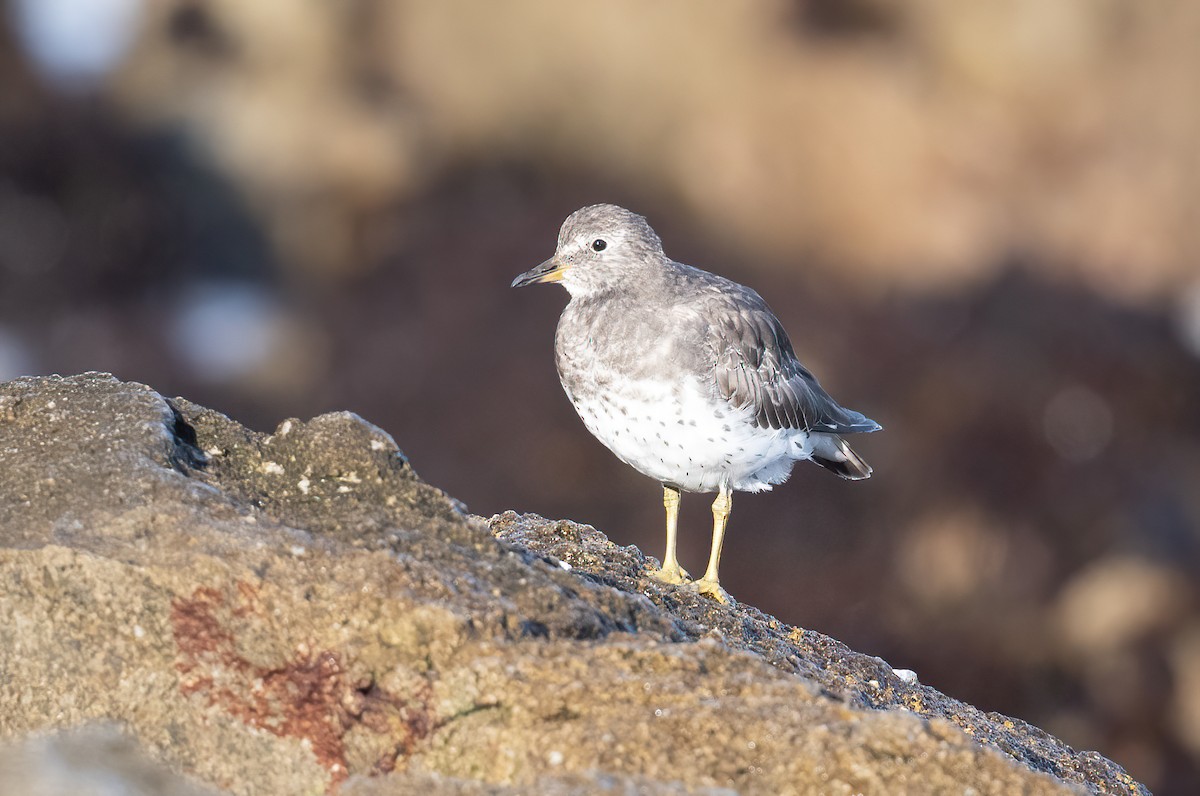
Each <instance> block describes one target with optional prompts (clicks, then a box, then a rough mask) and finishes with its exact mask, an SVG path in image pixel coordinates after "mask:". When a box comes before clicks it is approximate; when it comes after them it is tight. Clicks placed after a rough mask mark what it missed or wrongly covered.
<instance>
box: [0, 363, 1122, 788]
mask: <svg viewBox="0 0 1200 796" xmlns="http://www.w3.org/2000/svg"><path fill="white" fill-rule="evenodd" d="M646 567H647V559H646V558H645V557H644V556H642V554H641V553H639V552H638V551H637V550H636V549H633V548H622V547H618V546H615V545H613V544H611V543H610V542H609V541H608V540H607V539H606V538H604V536H603V535H602V534H600V533H599V532H597V531H596V530H594V529H592V528H590V527H587V526H581V525H577V524H575V523H571V522H565V521H559V522H553V521H549V520H544V519H542V518H540V517H536V516H533V515H525V516H520V515H517V514H513V513H506V514H503V515H500V516H497V517H494V518H492V519H491V520H490V521H485V520H482V519H480V518H477V517H472V516H470V515H468V514H467V513H466V512H465V510H464V509H463V507H462V506H461V505H459V504H457V503H456V502H455V501H454V500H452V499H451V498H449V497H447V496H446V495H444V494H443V493H441V492H440V491H439V490H437V489H435V488H433V487H431V486H429V485H428V484H425V483H424V482H422V481H421V480H420V479H419V478H418V477H417V476H416V474H415V473H414V472H413V470H412V468H411V466H410V465H409V463H408V462H407V460H406V459H405V457H404V455H403V454H402V453H401V452H400V451H399V450H398V449H397V448H396V446H395V444H394V442H393V441H392V440H391V438H390V437H388V436H387V434H385V433H384V432H382V431H380V430H379V429H377V428H375V427H374V426H371V425H370V424H369V423H366V422H365V421H363V420H361V419H360V418H358V417H356V416H354V415H352V414H348V413H337V414H330V415H323V416H321V417H318V418H315V419H314V420H311V421H308V422H300V421H297V420H288V421H285V422H284V423H282V424H281V425H280V426H279V428H277V429H276V431H275V432H274V433H273V434H269V435H268V434H259V433H255V432H251V431H248V430H247V429H245V428H243V427H241V426H240V425H238V424H237V423H235V422H233V421H231V420H229V419H228V418H226V417H224V416H222V415H220V414H218V413H216V412H213V411H211V410H208V409H204V408H203V407H200V406H196V405H195V404H192V403H190V402H188V401H186V400H182V399H175V400H167V399H164V398H162V397H161V396H159V395H158V394H157V393H155V392H153V391H152V390H151V389H149V388H148V387H145V386H142V385H137V384H130V383H123V382H120V381H118V380H116V379H113V378H112V377H109V376H105V375H102V374H85V375H83V376H77V377H70V378H57V377H53V378H28V379H21V380H18V381H15V382H11V383H8V384H6V385H3V386H2V387H0V571H2V572H3V573H4V574H3V577H0V616H3V617H4V618H5V620H4V622H3V624H0V737H3V738H4V739H8V740H14V741H17V740H19V739H21V738H23V737H26V736H27V735H28V734H30V733H41V732H49V731H55V730H63V729H69V728H74V727H78V726H80V725H87V724H89V723H92V722H97V721H101V722H116V723H118V724H119V725H121V727H122V728H123V732H125V733H127V734H128V736H129V737H131V738H136V739H137V742H138V743H139V744H140V745H141V747H142V748H143V749H144V750H145V751H146V753H147V754H148V755H149V756H150V757H151V758H152V759H153V760H156V761H159V762H160V763H162V764H165V765H166V766H168V767H170V769H172V770H174V771H176V772H179V773H180V774H182V775H184V776H186V777H188V778H189V781H194V782H201V783H207V784H209V785H211V786H212V787H214V788H217V789H222V790H225V791H228V792H232V793H235V794H260V793H261V794H278V793H288V794H305V793H313V794H315V793H326V792H332V791H333V790H334V789H339V788H340V791H341V792H343V793H348V794H360V796H368V795H371V796H374V795H375V794H401V793H446V794H508V793H521V792H530V791H531V790H536V791H537V792H544V793H551V794H559V793H562V794H568V793H571V794H573V793H605V792H613V793H648V794H659V793H685V792H686V793H723V792H728V791H736V792H740V793H763V794H784V793H809V792H827V793H841V792H845V793H849V792H858V791H863V792H875V793H929V792H938V791H953V792H963V791H965V790H967V789H968V788H972V789H974V790H975V791H976V792H979V793H997V794H1000V793H1005V794H1006V793H1071V792H1084V791H1091V792H1095V793H1128V792H1139V791H1141V792H1145V791H1144V789H1143V788H1141V786H1139V785H1138V784H1137V783H1135V782H1133V781H1132V780H1131V779H1130V778H1129V777H1128V775H1126V774H1125V772H1124V771H1122V770H1121V769H1120V767H1118V766H1117V765H1115V764H1113V763H1111V762H1110V761H1108V760H1105V759H1103V758H1101V757H1099V756H1097V755H1092V754H1088V753H1077V752H1075V751H1073V750H1071V749H1069V748H1068V747H1066V746H1064V745H1063V744H1061V743H1060V742H1058V741H1057V740H1056V739H1054V738H1052V737H1050V736H1048V735H1046V734H1045V733H1042V732H1040V731H1038V730H1037V729H1036V728H1033V727H1030V726H1028V725H1025V724H1023V723H1021V722H1019V721H1015V720H1011V719H1007V718H1006V717H1004V716H999V715H996V714H986V713H982V712H980V711H978V710H976V709H974V708H972V707H970V706H969V705H964V704H962V703H959V702H957V701H955V700H952V699H950V698H949V697H946V696H944V695H942V694H940V693H938V692H937V691H934V690H933V689H931V688H928V687H925V686H922V685H920V684H919V683H916V682H909V681H906V680H905V679H902V678H901V677H899V676H898V675H897V674H895V673H894V672H893V671H892V670H891V668H890V667H889V666H888V665H887V664H886V663H884V662H883V661H881V660H879V659H877V658H871V657H867V656H863V655H859V654H857V653H854V652H852V651H850V650H849V649H847V648H846V647H844V646H843V645H841V644H839V643H838V642H836V641H834V640H832V639H829V638H827V637H825V636H822V635H820V634H819V633H815V632H813V631H809V630H800V629H798V628H791V627H786V626H784V625H782V624H780V623H779V622H777V621H776V620H774V619H772V618H771V617H769V616H766V615H764V614H762V613H760V612H758V611H755V610H754V609H752V608H749V607H746V606H741V605H733V606H728V607H727V606H721V605H717V604H715V603H713V602H711V601H708V600H706V599H704V598H701V597H699V596H697V595H695V594H693V593H691V592H689V591H687V590H683V589H676V588H671V587H667V586H663V585H661V584H658V583H657V582H655V581H653V580H649V579H647V577H646V576H645V571H646ZM101 743H103V740H102V741H101ZM20 748H23V747H20ZM93 753H94V752H93ZM79 754H80V755H81V756H82V755H84V753H83V752H80V753H79ZM0 759H11V758H0ZM30 759H31V760H34V761H35V764H36V765H42V763H36V761H37V760H38V759H39V758H37V757H36V756H34V757H31V758H30ZM47 765H49V763H47ZM113 776H117V775H116V774H114V775H113ZM131 776H134V775H131ZM181 787H182V786H181ZM133 792H137V791H133ZM180 792H184V791H180Z"/></svg>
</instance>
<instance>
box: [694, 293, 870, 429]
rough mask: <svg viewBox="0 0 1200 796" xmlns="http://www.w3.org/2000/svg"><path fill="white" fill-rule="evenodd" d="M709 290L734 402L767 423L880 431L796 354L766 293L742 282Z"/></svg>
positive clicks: (714, 332) (710, 318)
mask: <svg viewBox="0 0 1200 796" xmlns="http://www.w3.org/2000/svg"><path fill="white" fill-rule="evenodd" d="M722 287H723V289H722V290H720V291H715V292H712V293H708V294H707V295H706V296H705V304H706V305H708V306H706V307H705V308H703V310H702V314H703V315H704V316H705V318H706V320H707V322H708V328H709V344H710V346H711V348H712V353H713V354H714V355H715V357H714V359H715V362H716V365H715V368H714V373H713V375H714V380H715V386H716V388H717V390H718V392H719V393H720V395H721V396H722V397H724V398H725V399H726V400H727V401H729V403H731V404H732V405H734V406H736V407H739V408H745V409H750V410H751V411H753V413H754V421H755V424H756V425H758V426H760V427H762V428H794V429H798V430H802V431H819V432H828V433H835V434H851V433H856V432H868V431H878V430H879V429H880V426H879V424H878V423H876V422H875V421H873V420H871V419H870V418H867V417H865V416H864V415H862V414H860V413H859V412H855V411H853V410H851V409H846V408H844V407H842V406H839V405H838V403H837V402H836V401H834V400H833V398H831V397H830V396H829V394H828V393H827V392H825V390H824V389H822V387H821V385H820V383H819V382H818V381H817V379H816V377H815V376H813V375H812V373H810V372H809V371H808V369H807V368H805V367H804V366H803V365H802V364H800V361H799V360H798V359H797V358H796V353H795V351H794V350H793V349H792V344H791V341H790V340H789V339H788V336H787V333H786V332H785V331H784V329H783V326H782V324H780V322H779V320H778V319H777V318H776V317H775V316H774V314H772V312H771V310H770V309H769V308H768V307H767V305H766V303H765V302H764V301H763V300H762V298H761V297H760V296H759V295H758V294H757V293H755V292H754V291H753V290H751V289H750V288H747V287H743V286H742V285H737V284H736V283H729V284H728V285H724V286H722Z"/></svg>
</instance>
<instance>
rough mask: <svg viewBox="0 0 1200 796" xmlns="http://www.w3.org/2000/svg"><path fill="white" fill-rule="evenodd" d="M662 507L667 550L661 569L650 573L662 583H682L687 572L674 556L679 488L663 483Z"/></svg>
mask: <svg viewBox="0 0 1200 796" xmlns="http://www.w3.org/2000/svg"><path fill="white" fill-rule="evenodd" d="M663 507H664V508H666V510H667V552H666V553H665V554H664V555H663V565H662V569H658V570H655V571H654V572H652V573H650V574H652V575H653V576H654V577H656V578H658V579H659V580H661V581H662V582H664V583H683V582H684V580H685V579H686V578H687V573H686V572H684V571H683V569H682V568H681V567H680V566H679V559H677V558H676V557H675V537H676V534H677V531H678V526H679V490H678V489H676V488H675V487H671V486H667V485H666V484H664V485H663Z"/></svg>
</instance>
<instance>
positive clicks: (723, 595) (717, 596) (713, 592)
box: [691, 578, 734, 605]
mask: <svg viewBox="0 0 1200 796" xmlns="http://www.w3.org/2000/svg"><path fill="white" fill-rule="evenodd" d="M691 587H692V588H693V589H695V590H696V591H698V592H699V593H700V594H703V595H704V596H705V597H709V598H712V599H714V600H716V601H717V602H719V603H720V604H721V605H729V604H730V603H732V602H733V601H734V600H733V597H731V596H730V595H729V592H727V591H725V590H724V589H722V588H721V584H720V583H717V582H716V581H715V580H709V579H708V578H700V580H694V581H692V584H691Z"/></svg>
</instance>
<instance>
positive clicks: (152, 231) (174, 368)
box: [0, 0, 1200, 793]
mask: <svg viewBox="0 0 1200 796" xmlns="http://www.w3.org/2000/svg"><path fill="white" fill-rule="evenodd" d="M63 5H64V4H63V3H43V2H34V0H10V1H9V2H8V4H7V5H6V6H4V8H5V10H6V11H7V12H8V13H7V14H6V15H5V16H3V17H2V18H0V85H2V86H3V89H2V90H0V142H3V146H0V375H3V377H5V378H9V377H12V376H15V375H18V374H23V373H47V372H55V371H57V372H76V371H82V370H87V369H106V370H111V371H114V372H116V373H117V374H118V375H120V376H121V377H123V378H127V379H136V380H140V381H146V382H150V383H152V384H154V385H156V387H158V388H162V389H169V390H172V391H174V392H176V393H184V394H187V395H189V396H190V397H193V398H195V399H196V400H199V401H201V402H203V403H206V404H209V405H212V406H215V407H218V408H221V409H224V410H226V411H227V412H228V413H229V414H231V415H233V416H235V417H236V418H238V419H239V420H242V421H243V422H246V423H248V424H250V425H251V426H257V427H260V428H264V427H266V426H267V425H269V424H273V423H274V422H275V420H277V419H278V418H279V417H280V416H283V415H287V414H292V415H297V416H302V417H307V416H311V415H313V414H316V413H318V412H321V411H325V410H329V409H341V408H347V409H352V410H355V411H358V412H360V413H361V414H363V415H364V416H365V417H367V418H369V419H370V420H372V421H373V422H375V423H378V424H379V425H381V426H383V427H384V428H386V429H388V430H389V431H390V432H392V433H393V434H394V435H395V437H396V439H397V440H399V441H400V443H401V445H402V446H403V447H404V448H405V450H406V452H407V453H408V454H409V455H410V456H411V457H412V460H413V461H414V463H415V464H416V466H417V468H418V470H419V471H420V472H421V474H422V475H423V476H424V477H425V478H427V479H428V480H430V481H431V482H433V483H435V484H438V485H439V486H442V487H444V488H446V489H447V490H449V491H450V492H451V493H452V494H454V495H456V496H459V497H462V498H464V499H466V500H467V501H468V503H469V505H470V507H471V508H472V509H473V510H474V511H475V512H477V513H480V514H484V515H488V514H491V513H494V512H498V511H500V510H502V509H506V508H516V509H519V510H528V511H537V512H540V513H542V514H546V515H551V516H563V517H571V518H574V519H577V520H580V521H584V522H590V523H593V524H595V525H596V526H598V527H600V528H602V529H603V530H604V531H605V532H607V533H608V534H609V535H610V536H611V537H612V538H613V539H614V540H616V541H618V542H622V543H636V544H638V545H640V546H642V547H643V548H644V549H647V550H648V551H650V552H652V553H654V554H656V555H657V554H659V553H660V552H661V549H660V548H661V545H662V539H661V516H660V514H661V506H660V505H659V504H660V501H659V498H658V494H657V491H656V490H657V487H656V485H654V484H653V483H650V482H649V481H647V480H646V479H645V478H643V477H641V476H639V475H637V474H636V473H634V472H633V471H632V470H630V469H629V468H627V467H626V466H625V465H623V464H621V463H620V462H618V461H617V460H616V459H614V458H613V457H612V456H611V454H609V453H608V452H607V451H605V450H604V449H603V448H602V447H601V446H600V445H599V443H597V442H595V440H593V439H592V438H591V437H590V436H589V435H588V434H587V432H586V431H585V430H584V428H583V426H582V424H581V423H580V422H579V421H578V420H577V418H576V417H575V416H574V414H573V412H572V410H571V408H570V406H569V405H568V403H567V401H566V400H565V399H564V398H563V396H562V394H561V390H560V388H559V386H558V384H557V378H556V376H555V374H554V368H553V360H552V354H551V351H552V344H553V326H554V322H555V318H556V317H557V314H558V312H559V311H560V309H561V307H562V305H563V303H565V300H566V297H565V295H563V294H562V293H561V292H559V291H555V290H554V289H551V288H546V289H545V290H544V291H542V292H535V293H530V294H524V293H522V294H516V293H512V292H510V291H509V290H508V288H507V285H508V282H509V280H510V279H511V278H512V276H513V275H515V274H517V273H519V272H520V271H523V270H525V269H526V268H528V267H529V266H530V265H531V264H533V263H536V262H539V261H540V260H541V259H544V258H545V257H546V256H548V254H549V253H550V252H551V251H552V250H553V247H554V240H555V236H556V234H557V230H558V225H559V224H560V223H561V221H562V219H563V217H565V216H566V215H567V214H568V213H569V212H570V211H572V210H574V209H575V208H577V207H579V206H581V205H583V204H588V203H591V202H596V201H615V202H619V203H622V204H625V205H627V206H629V207H631V208H633V209H635V210H637V211H639V212H641V213H644V214H646V215H647V216H649V218H650V220H651V222H652V223H653V224H654V226H655V227H656V229H658V231H659V232H660V233H661V234H662V236H663V239H664V243H665V246H666V249H667V252H668V253H669V254H671V255H672V256H674V257H675V258H677V259H680V260H683V261H685V262H689V263H692V264H694V265H698V266H701V267H704V268H708V269H710V270H715V271H719V272H721V273H723V274H725V275H727V276H730V277H732V278H734V279H737V280H739V281H743V282H747V283H749V284H751V285H753V286H754V287H756V288H758V289H759V291H760V292H762V293H763V294H764V295H765V296H766V297H767V299H768V300H769V301H770V303H771V305H772V307H773V308H774V309H775V311H776V312H777V313H778V314H779V315H780V317H781V318H782V319H783V321H784V323H785V325H786V326H787V328H788V329H789V330H790V332H791V334H792V336H793V339H794V342H795V344H796V347H797V349H798V351H799V352H800V354H801V356H802V358H803V359H804V360H805V362H806V363H808V364H810V365H811V366H812V368H813V369H814V370H815V371H816V372H817V373H818V374H819V375H820V376H821V378H822V381H823V382H824V383H825V384H826V385H827V386H829V387H830V389H831V390H832V391H833V392H834V394H835V395H837V396H838V397H839V398H840V399H842V400H844V402H845V403H847V404H848V405H850V406H852V407H855V408H858V409H861V410H862V411H864V412H866V413H867V414H869V415H871V416H872V417H875V418H876V419H878V420H880V421H881V422H882V423H883V424H884V425H885V426H886V427H887V432H886V433H884V434H881V435H877V436H875V437H872V438H871V439H870V440H865V441H864V443H863V447H862V452H863V454H864V455H865V456H866V457H867V458H868V459H869V460H870V461H871V462H872V463H873V464H874V465H875V467H876V476H875V478H873V479H872V480H871V481H869V482H866V483H863V484H846V483H842V482H839V481H838V480H837V479H832V478H830V477H828V475H827V474H826V473H823V472H820V471H819V470H818V468H815V467H800V468H798V469H797V471H796V473H795V475H794V476H793V478H792V481H791V482H789V483H788V484H787V485H785V486H782V487H779V488H777V489H776V490H775V492H773V493H772V494H769V495H760V496H754V497H743V498H742V499H741V500H740V502H739V504H738V512H737V519H735V521H734V524H733V526H732V528H731V534H732V537H733V541H732V542H731V544H730V547H729V553H728V555H727V556H726V561H725V562H724V563H725V580H726V585H727V586H728V588H729V589H730V591H731V592H732V593H733V594H734V595H735V596H736V597H738V598H739V599H741V600H743V601H746V602H750V603H753V604H756V605H758V606H760V607H762V608H763V609H765V610H767V611H770V612H772V613H775V614H777V615H779V616H780V617H781V618H782V619H784V620H786V621H788V622H794V623H797V624H801V625H806V626H810V627H814V628H817V629H819V630H821V631H823V632H825V633H829V634H831V635H833V636H836V637H839V638H841V639H843V640H845V641H847V642H848V643H849V644H851V646H854V647H856V648H858V649H862V650H865V651H869V652H873V653H876V654H879V655H881V656H883V657H884V658H886V659H887V660H889V661H890V662H891V663H892V664H894V665H896V666H901V667H904V668H913V669H915V670H917V671H918V673H919V674H920V676H921V679H922V681H924V682H927V683H930V684H931V685H934V686H936V687H938V688H940V689H942V690H944V691H946V692H947V693H950V694H952V695H954V696H957V697H961V698H963V699H966V700H969V701H972V702H974V703H976V704H978V705H980V706H981V707H985V708H994V709H996V710H1001V711H1004V712H1006V713H1011V714H1015V715H1018V716H1020V717H1022V718H1025V719H1027V720H1029V721H1031V722H1033V723H1035V724H1038V725H1040V726H1043V727H1045V728H1047V729H1048V730H1050V731H1052V732H1054V733H1056V734H1058V735H1060V736H1062V737H1064V738H1065V739H1066V740H1067V741H1069V742H1072V743H1074V744H1075V745H1077V746H1079V747H1081V748H1096V749H1099V750H1100V751H1102V752H1103V753H1104V754H1106V755H1108V756H1110V757H1112V758H1113V759H1115V760H1117V761H1118V762H1120V763H1122V764H1123V765H1125V766H1126V767H1127V768H1128V769H1129V770H1130V772H1131V773H1132V774H1133V775H1134V776H1135V777H1136V778H1138V779H1140V780H1142V781H1144V782H1146V783H1147V784H1148V785H1149V786H1150V787H1151V788H1152V789H1154V790H1155V791H1156V792H1159V793H1189V792H1194V791H1195V790H1196V789H1198V788H1200V765H1198V761H1200V680H1198V679H1197V677H1196V674H1195V672H1196V671H1197V668H1198V667H1200V641H1197V639H1198V638H1200V607H1198V604H1197V600H1198V598H1200V595H1198V594H1197V586H1196V584H1197V583H1200V489H1198V488H1197V484H1200V410H1198V409H1197V407H1198V404H1200V360H1198V357H1200V343H1198V342H1197V341H1198V340H1200V331H1197V330H1200V320H1198V319H1200V298H1198V297H1200V267H1198V266H1197V261H1198V260H1200V224H1197V223H1196V219H1197V218H1198V214H1200V143H1197V142H1200V100H1198V99H1197V96H1196V90H1195V86H1196V78H1195V76H1196V75H1197V74H1200V48H1197V47H1196V46H1195V42H1196V40H1197V38H1196V37H1197V35H1200V6H1196V5H1195V4H1189V3H1184V2H1167V3H1160V4H1155V5H1153V6H1150V5H1146V4H1139V3H1134V2H1128V0H1125V1H1122V0H1107V1H1106V2H1095V1H1094V0H1087V1H1085V0H1063V1H1062V2H1058V3H1053V4H1047V3H1042V2H1036V0H1020V1H1019V2H1012V1H1011V0H1010V1H1009V2H993V1H992V0H985V1H984V2H976V3H971V4H963V3H956V2H951V0H917V2H910V3H895V2H889V0H854V1H853V2H849V3H847V2H833V0H808V2H792V3H785V2H775V3H760V4H749V5H742V4H727V3H719V2H715V1H712V2H686V3H685V2H683V1H682V0H676V2H662V3H655V4H652V5H646V4H639V3H633V2H628V1H627V0H625V1H622V2H605V3H599V2H596V3H584V4H572V5H556V4H550V3H540V2H529V0H526V1H525V2H513V3H505V4H496V5H492V4H481V3H466V2H444V3H438V4H428V3H416V2H381V1H380V0H357V1H356V2H352V3H299V2H294V0H293V1H291V2H289V1H286V0H260V2H256V3H240V2H234V1H233V0H208V1H207V2H200V1H199V0H192V1H191V2H186V1H184V0H177V1H176V2H159V3H139V2H135V0H107V2H105V3H98V2H97V3H91V4H84V5H90V6H92V7H94V8H95V9H97V10H99V11H100V12H102V13H101V14H100V15H99V16H98V17H97V18H96V19H97V20H99V21H94V22H90V23H87V24H82V23H81V21H80V18H79V16H78V15H72V14H63V13H61V9H60V7H61V6H63ZM77 6H78V4H77ZM56 11H58V12H59V13H55V12H56ZM56 25H57V26H58V27H55V26H56ZM89 38H92V39H95V41H91V42H88V43H87V49H86V50H84V49H83V47H84V45H83V44H81V43H80V42H81V41H85V40H87V39H89ZM100 39H103V41H99V40H100ZM64 54H65V55H64ZM68 56H70V57H68ZM64 59H65V60H64ZM683 512H684V513H683V519H682V527H683V533H682V537H683V538H682V539H681V553H682V556H683V559H684V562H685V564H688V563H690V565H691V566H692V567H696V566H699V565H700V563H702V561H703V558H704V556H705V554H706V548H707V544H708V539H707V536H708V531H707V525H706V523H707V514H708V511H707V505H706V501H705V500H704V499H702V498H697V497H692V498H688V499H685V501H684V507H683ZM847 584H853V587H852V588H848V587H847Z"/></svg>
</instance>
